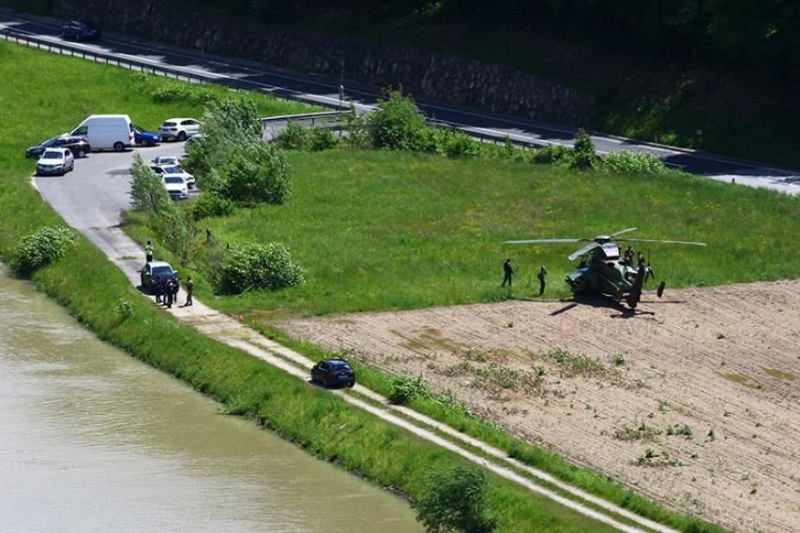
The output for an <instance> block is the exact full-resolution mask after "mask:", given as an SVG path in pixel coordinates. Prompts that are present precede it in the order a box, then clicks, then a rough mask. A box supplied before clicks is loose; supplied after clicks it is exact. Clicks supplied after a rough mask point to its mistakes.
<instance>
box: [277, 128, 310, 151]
mask: <svg viewBox="0 0 800 533" xmlns="http://www.w3.org/2000/svg"><path fill="white" fill-rule="evenodd" d="M309 137H310V135H309V129H308V128H304V127H303V126H301V125H300V124H298V123H297V122H291V121H290V122H289V124H287V125H286V127H285V128H284V129H283V131H281V132H280V133H279V134H278V135H276V136H275V138H274V139H273V140H272V142H274V143H275V144H276V145H277V146H280V147H281V148H284V149H286V150H305V149H306V148H308V145H309V144H310V141H309Z"/></svg>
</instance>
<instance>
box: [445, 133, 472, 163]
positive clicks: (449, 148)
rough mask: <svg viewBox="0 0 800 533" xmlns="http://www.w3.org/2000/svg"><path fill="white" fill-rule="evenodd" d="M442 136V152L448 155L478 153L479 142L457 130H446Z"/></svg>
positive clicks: (465, 155)
mask: <svg viewBox="0 0 800 533" xmlns="http://www.w3.org/2000/svg"><path fill="white" fill-rule="evenodd" d="M447 132H448V133H447V134H446V135H444V136H443V137H442V152H444V154H445V155H446V156H448V157H474V156H477V155H478V154H479V153H480V150H479V149H480V143H479V142H478V141H476V140H474V139H472V138H471V137H470V136H469V135H467V134H466V133H464V132H462V131H458V130H447Z"/></svg>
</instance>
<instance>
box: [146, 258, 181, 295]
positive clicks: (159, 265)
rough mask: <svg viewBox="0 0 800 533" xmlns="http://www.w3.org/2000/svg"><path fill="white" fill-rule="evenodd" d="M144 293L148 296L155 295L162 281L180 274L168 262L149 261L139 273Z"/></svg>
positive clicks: (176, 277)
mask: <svg viewBox="0 0 800 533" xmlns="http://www.w3.org/2000/svg"><path fill="white" fill-rule="evenodd" d="M139 274H140V280H141V285H142V291H143V292H145V293H146V294H155V288H156V287H157V286H158V284H159V283H161V281H162V280H165V279H170V278H175V279H176V280H177V279H178V273H177V272H175V271H174V270H173V269H172V265H170V264H169V263H167V262H166V261H148V262H147V263H145V264H144V267H143V268H142V270H141V271H139Z"/></svg>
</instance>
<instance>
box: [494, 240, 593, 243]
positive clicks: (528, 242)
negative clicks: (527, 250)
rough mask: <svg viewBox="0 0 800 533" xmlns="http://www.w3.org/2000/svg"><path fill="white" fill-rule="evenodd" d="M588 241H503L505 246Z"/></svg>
mask: <svg viewBox="0 0 800 533" xmlns="http://www.w3.org/2000/svg"><path fill="white" fill-rule="evenodd" d="M585 240H587V239H527V240H523V241H503V244H548V243H558V242H572V243H575V242H581V241H585Z"/></svg>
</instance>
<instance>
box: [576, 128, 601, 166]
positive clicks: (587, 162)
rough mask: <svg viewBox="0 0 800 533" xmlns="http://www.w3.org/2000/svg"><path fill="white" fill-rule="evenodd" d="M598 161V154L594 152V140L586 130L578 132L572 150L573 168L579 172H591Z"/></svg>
mask: <svg viewBox="0 0 800 533" xmlns="http://www.w3.org/2000/svg"><path fill="white" fill-rule="evenodd" d="M596 160H597V154H596V153H595V151H594V143H593V142H592V138H591V137H589V134H588V133H587V132H586V130H585V129H583V128H581V129H579V130H578V134H577V135H576V136H575V144H574V145H573V149H572V164H571V165H570V166H571V168H575V169H578V170H589V169H590V168H592V167H594V163H595V161H596Z"/></svg>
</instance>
